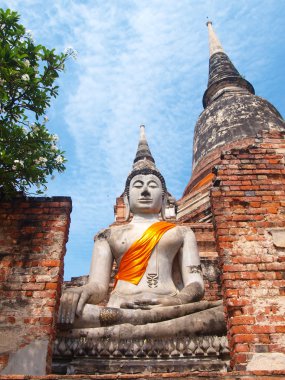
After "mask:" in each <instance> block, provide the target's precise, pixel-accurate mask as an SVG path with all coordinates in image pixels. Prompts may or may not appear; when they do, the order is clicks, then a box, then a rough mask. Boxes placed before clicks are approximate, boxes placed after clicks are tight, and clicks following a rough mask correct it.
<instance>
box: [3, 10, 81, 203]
mask: <svg viewBox="0 0 285 380" xmlns="http://www.w3.org/2000/svg"><path fill="white" fill-rule="evenodd" d="M74 54H75V53H74V51H73V50H72V49H68V50H67V51H66V52H65V53H61V54H56V53H55V50H54V49H52V50H49V49H47V48H46V47H45V46H43V45H36V44H35V43H34V41H33V38H32V35H31V32H29V31H27V30H26V29H25V27H24V26H23V25H21V24H19V14H18V13H16V12H13V11H11V10H9V9H7V10H3V9H0V197H1V196H2V197H3V196H4V197H11V196H13V195H14V194H15V193H16V192H19V191H21V192H24V193H25V194H29V191H31V187H32V186H34V185H35V186H36V187H37V191H36V193H37V194H42V193H43V191H44V190H45V189H46V183H47V177H48V176H49V175H51V174H52V173H53V172H54V171H58V172H62V171H64V170H65V165H64V163H65V162H66V160H65V158H64V155H63V154H64V152H63V151H61V150H60V149H59V147H58V146H57V140H58V137H57V136H56V135H53V134H51V133H49V131H48V130H47V128H46V122H47V117H46V116H45V113H46V110H47V108H48V107H49V106H50V102H51V98H52V97H54V98H55V97H56V96H57V95H58V86H57V85H55V81H56V79H57V78H58V76H59V72H61V71H63V70H64V66H65V62H66V60H67V59H68V58H69V57H70V56H73V55H74Z"/></svg>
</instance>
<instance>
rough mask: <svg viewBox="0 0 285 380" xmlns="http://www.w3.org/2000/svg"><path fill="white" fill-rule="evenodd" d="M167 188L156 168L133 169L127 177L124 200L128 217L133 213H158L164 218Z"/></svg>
mask: <svg viewBox="0 0 285 380" xmlns="http://www.w3.org/2000/svg"><path fill="white" fill-rule="evenodd" d="M166 195H167V190H166V186H165V181H164V178H163V176H162V175H161V174H160V173H159V172H158V171H156V170H153V169H149V168H144V169H140V170H134V171H133V172H132V173H131V174H130V175H129V176H128V178H127V181H126V187H125V192H124V201H125V205H126V209H127V217H126V219H127V220H128V219H129V215H130V212H132V213H133V214H134V215H135V214H159V213H161V215H162V218H163V219H164V211H165V204H166Z"/></svg>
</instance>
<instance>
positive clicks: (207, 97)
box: [203, 21, 254, 108]
mask: <svg viewBox="0 0 285 380" xmlns="http://www.w3.org/2000/svg"><path fill="white" fill-rule="evenodd" d="M206 25H207V27H208V32H209V49H210V62H209V79H208V88H207V90H206V91H205V94H204V96H203V106H204V108H206V107H207V105H208V104H210V103H211V102H212V101H213V100H215V99H216V97H217V96H219V94H220V93H221V92H222V91H223V90H225V89H233V88H236V89H238V88H240V89H244V90H247V91H249V92H250V93H251V94H254V88H253V86H252V85H251V83H249V82H248V81H247V80H245V79H244V78H243V77H242V76H241V75H240V73H239V72H238V70H237V69H236V68H235V66H234V65H233V63H232V62H231V60H230V58H229V57H228V55H227V54H226V53H225V52H224V50H223V47H222V45H221V43H220V41H219V39H218V37H217V36H216V34H215V31H214V29H213V24H212V21H207V24H206Z"/></svg>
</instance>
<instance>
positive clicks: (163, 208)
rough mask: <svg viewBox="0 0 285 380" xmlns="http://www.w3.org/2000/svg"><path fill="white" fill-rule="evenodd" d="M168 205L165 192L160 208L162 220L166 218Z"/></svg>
mask: <svg viewBox="0 0 285 380" xmlns="http://www.w3.org/2000/svg"><path fill="white" fill-rule="evenodd" d="M166 205H167V193H164V195H163V197H162V206H161V210H160V213H161V217H162V220H165V209H166Z"/></svg>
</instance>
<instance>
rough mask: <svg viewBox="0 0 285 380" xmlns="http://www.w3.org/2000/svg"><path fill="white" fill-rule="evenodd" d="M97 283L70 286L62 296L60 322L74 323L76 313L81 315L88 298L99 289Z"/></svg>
mask: <svg viewBox="0 0 285 380" xmlns="http://www.w3.org/2000/svg"><path fill="white" fill-rule="evenodd" d="M97 288H98V287H97V285H96V284H95V283H89V284H86V285H83V286H81V287H78V288H69V289H67V290H66V291H65V292H64V293H63V294H62V296H61V299H60V307H59V317H58V323H61V324H73V322H74V318H75V315H77V316H81V314H82V311H83V308H84V306H85V304H86V303H87V302H88V300H89V299H90V298H91V297H92V296H94V294H96V292H97V291H98V289H97Z"/></svg>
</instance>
